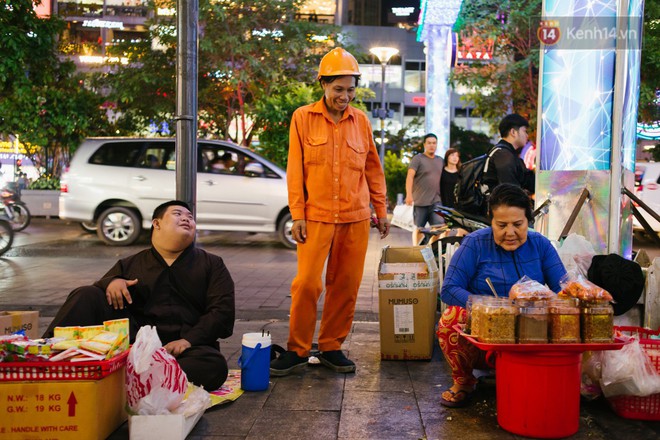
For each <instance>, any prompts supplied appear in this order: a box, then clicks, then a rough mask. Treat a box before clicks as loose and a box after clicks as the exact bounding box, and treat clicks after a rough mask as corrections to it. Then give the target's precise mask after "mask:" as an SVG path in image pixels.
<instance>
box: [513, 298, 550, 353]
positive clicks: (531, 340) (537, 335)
mask: <svg viewBox="0 0 660 440" xmlns="http://www.w3.org/2000/svg"><path fill="white" fill-rule="evenodd" d="M516 305H518V319H517V321H518V334H517V336H518V339H517V340H518V342H519V343H520V344H547V343H548V307H547V302H546V301H522V302H521V301H516Z"/></svg>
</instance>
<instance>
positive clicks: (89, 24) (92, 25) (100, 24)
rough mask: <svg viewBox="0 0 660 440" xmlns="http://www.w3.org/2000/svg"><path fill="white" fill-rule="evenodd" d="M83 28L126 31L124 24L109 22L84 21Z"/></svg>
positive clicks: (97, 20)
mask: <svg viewBox="0 0 660 440" xmlns="http://www.w3.org/2000/svg"><path fill="white" fill-rule="evenodd" d="M83 27H90V28H106V29H124V23H122V22H121V21H107V20H99V19H98V18H97V19H94V20H85V21H83Z"/></svg>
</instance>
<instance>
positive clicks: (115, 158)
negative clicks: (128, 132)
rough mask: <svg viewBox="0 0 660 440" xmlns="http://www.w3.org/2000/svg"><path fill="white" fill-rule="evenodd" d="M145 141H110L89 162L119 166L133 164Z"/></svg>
mask: <svg viewBox="0 0 660 440" xmlns="http://www.w3.org/2000/svg"><path fill="white" fill-rule="evenodd" d="M142 145H143V142H139V141H138V142H108V143H106V144H103V145H101V146H100V147H99V149H98V150H96V151H95V152H94V154H92V157H90V158H89V163H92V164H96V165H110V166H118V167H130V166H133V164H134V163H135V161H136V159H137V157H138V156H139V155H140V151H141V150H142Z"/></svg>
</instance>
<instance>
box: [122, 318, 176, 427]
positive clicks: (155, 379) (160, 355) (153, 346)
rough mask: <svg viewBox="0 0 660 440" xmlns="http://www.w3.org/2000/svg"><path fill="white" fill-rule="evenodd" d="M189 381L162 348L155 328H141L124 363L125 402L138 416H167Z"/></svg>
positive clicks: (172, 358) (172, 357) (173, 408)
mask: <svg viewBox="0 0 660 440" xmlns="http://www.w3.org/2000/svg"><path fill="white" fill-rule="evenodd" d="M187 388H188V379H187V378H186V374H185V373H184V372H183V370H182V369H181V367H180V366H179V363H178V362H177V361H176V359H175V358H174V356H172V355H171V354H169V353H168V352H167V351H166V350H165V349H164V348H163V346H162V344H161V342H160V338H159V337H158V333H157V332H156V327H151V326H144V327H142V328H140V330H139V331H138V333H137V336H136V338H135V344H133V347H132V348H131V351H130V352H129V354H128V360H127V363H126V400H127V402H128V406H129V407H130V409H131V410H132V411H133V412H135V413H136V414H140V415H158V414H170V413H172V411H174V410H175V409H176V408H177V407H178V406H179V405H181V402H182V401H183V397H184V395H185V393H186V389H187Z"/></svg>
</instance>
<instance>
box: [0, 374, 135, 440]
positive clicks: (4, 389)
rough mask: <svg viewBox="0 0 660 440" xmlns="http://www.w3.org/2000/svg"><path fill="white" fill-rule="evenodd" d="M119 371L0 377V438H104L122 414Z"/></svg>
mask: <svg viewBox="0 0 660 440" xmlns="http://www.w3.org/2000/svg"><path fill="white" fill-rule="evenodd" d="M124 371H125V369H124V368H122V369H121V370H119V371H117V372H115V373H113V374H111V375H109V376H107V377H106V378H104V379H102V380H97V381H81V382H75V381H61V382H55V381H49V382H5V383H0V418H1V419H2V425H1V426H0V439H34V438H40V439H104V438H106V437H107V436H108V435H109V434H111V433H112V431H114V430H115V429H116V428H117V427H118V426H119V425H120V424H121V423H122V422H123V421H124V420H126V413H125V411H124V402H125V398H126V391H125V385H124Z"/></svg>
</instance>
